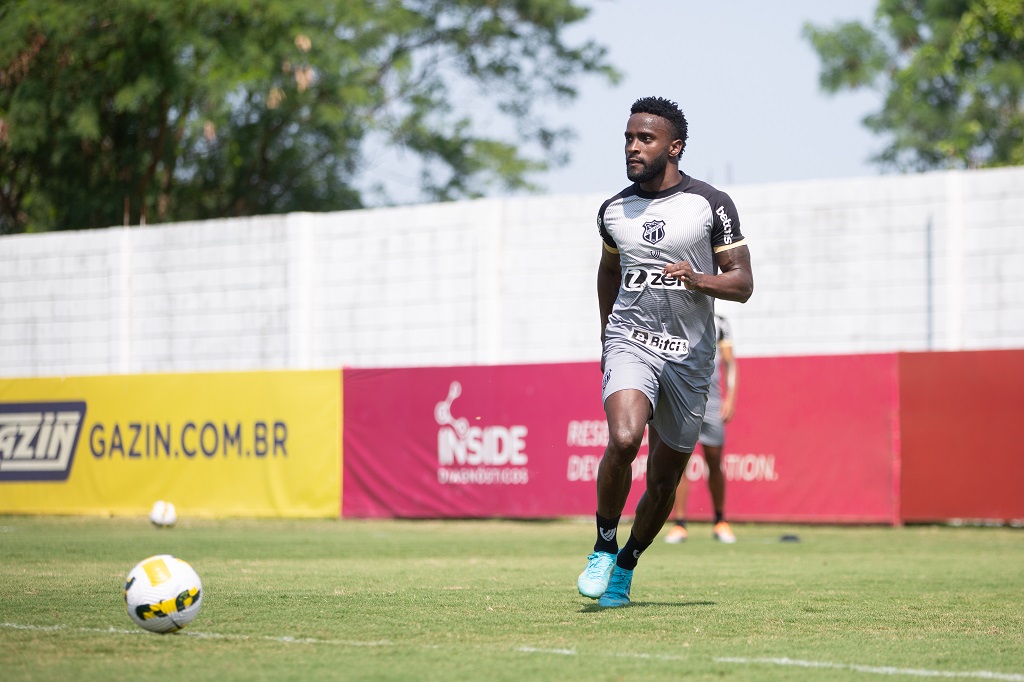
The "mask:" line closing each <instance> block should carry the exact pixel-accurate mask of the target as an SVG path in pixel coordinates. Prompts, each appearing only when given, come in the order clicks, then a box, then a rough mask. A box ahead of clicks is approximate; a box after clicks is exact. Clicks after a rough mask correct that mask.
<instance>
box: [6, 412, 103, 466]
mask: <svg viewBox="0 0 1024 682" xmlns="http://www.w3.org/2000/svg"><path fill="white" fill-rule="evenodd" d="M83 421H85V403H84V402H61V403H0V481H66V480H67V478H68V474H70V473H71V462H72V461H73V460H74V458H75V448H76V447H77V445H78V435H79V434H80V433H81V431H82V422H83Z"/></svg>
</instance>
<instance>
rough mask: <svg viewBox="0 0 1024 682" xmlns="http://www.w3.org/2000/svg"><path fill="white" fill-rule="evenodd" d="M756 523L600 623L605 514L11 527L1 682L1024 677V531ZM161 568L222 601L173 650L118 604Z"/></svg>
mask: <svg viewBox="0 0 1024 682" xmlns="http://www.w3.org/2000/svg"><path fill="white" fill-rule="evenodd" d="M735 527H736V530H737V535H738V537H739V542H738V543H737V544H735V545H732V546H727V545H722V544H719V543H715V542H713V541H712V540H711V539H710V529H709V527H708V526H707V525H703V524H693V525H692V527H691V537H690V540H689V541H688V542H686V543H685V544H682V545H667V544H665V543H664V542H661V541H660V538H659V541H658V542H657V543H655V545H654V546H652V547H651V548H650V549H649V550H648V551H647V553H646V554H645V555H644V557H643V559H642V560H641V563H640V565H639V566H638V568H637V571H636V574H635V578H634V583H633V605H632V606H630V607H628V608H624V609H613V610H601V609H598V608H597V607H596V604H595V603H594V602H592V601H590V600H588V599H585V598H583V597H580V596H579V594H577V592H576V588H575V584H576V576H577V575H578V573H579V572H580V570H581V569H582V568H583V564H584V561H585V556H586V554H587V552H588V551H589V548H590V546H591V545H592V544H593V533H594V531H593V527H592V523H591V522H590V521H589V520H564V521H552V522H512V521H326V520H324V521H295V520H222V521H208V520H189V519H185V520H183V521H182V522H179V524H178V526H177V527H175V528H173V529H169V530H160V529H156V528H154V527H152V526H150V525H149V523H148V521H147V520H145V519H141V518H140V519H130V518H113V519H106V518H79V517H74V518H63V517H20V516H6V517H5V516H0V679H3V680H5V681H8V682H9V681H12V680H103V681H107V680H128V679H162V678H163V679H172V680H183V679H187V680H226V679H246V680H252V679H255V680H261V679H266V680H316V679H331V680H334V679H337V680H487V681H488V682H496V681H498V680H559V682H568V681H570V680H659V679H666V680H667V679H683V678H685V679H687V680H712V679H713V680H719V679H723V678H724V679H729V680H759V681H760V680H871V679H886V678H887V679H920V678H922V677H924V678H931V677H934V678H953V679H982V680H1018V681H1024V531H1022V530H1019V529H1008V528H946V527H911V528H896V529H893V528H836V527H802V526H801V527H797V526H777V525H759V524H758V525H754V524H751V525H743V524H739V525H737V526H735ZM623 528H624V532H625V529H626V528H628V526H625V525H624V527H623ZM784 533H796V534H798V535H799V537H800V542H799V543H787V542H780V541H779V538H780V536H781V535H782V534H784ZM159 553H171V554H175V555H176V556H179V557H181V558H183V559H185V560H186V561H189V562H190V563H191V564H192V565H193V566H194V567H195V568H196V570H197V571H198V572H199V575H200V576H201V577H202V580H203V587H204V589H205V597H204V603H203V607H202V611H201V612H200V614H199V616H198V617H197V618H196V620H195V621H194V622H193V623H192V624H191V625H190V626H189V627H187V628H186V629H185V630H183V631H181V632H179V633H177V634H172V635H155V634H150V633H147V632H144V631H142V630H141V629H139V628H137V627H136V626H135V625H134V624H133V623H132V622H131V621H130V620H129V618H128V616H127V614H126V613H125V608H124V602H123V599H122V594H121V588H122V586H123V583H124V578H125V576H126V574H127V573H128V571H129V570H130V569H131V568H132V566H133V565H134V564H135V563H136V562H138V561H139V560H141V559H143V558H145V557H147V556H149V555H152V554H159Z"/></svg>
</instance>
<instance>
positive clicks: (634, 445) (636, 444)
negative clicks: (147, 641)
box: [608, 426, 644, 459]
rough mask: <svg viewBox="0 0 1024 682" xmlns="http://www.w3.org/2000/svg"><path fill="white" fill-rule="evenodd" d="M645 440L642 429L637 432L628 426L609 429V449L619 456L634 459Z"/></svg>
mask: <svg viewBox="0 0 1024 682" xmlns="http://www.w3.org/2000/svg"><path fill="white" fill-rule="evenodd" d="M643 439H644V432H643V430H642V429H641V430H640V431H637V430H636V429H631V428H629V427H626V426H623V427H618V428H613V429H609V431H608V448H609V450H612V451H614V452H615V453H617V454H620V455H625V456H627V457H629V458H631V459H632V458H633V457H636V453H637V452H639V451H640V444H641V443H642V442H643Z"/></svg>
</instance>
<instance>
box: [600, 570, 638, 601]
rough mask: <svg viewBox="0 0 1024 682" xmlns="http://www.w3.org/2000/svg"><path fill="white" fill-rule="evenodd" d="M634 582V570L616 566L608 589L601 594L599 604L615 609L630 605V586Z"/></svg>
mask: <svg viewBox="0 0 1024 682" xmlns="http://www.w3.org/2000/svg"><path fill="white" fill-rule="evenodd" d="M632 584H633V571H630V570H627V569H625V568H622V567H621V566H616V567H615V571H614V572H613V573H612V577H611V580H610V581H609V582H608V589H606V590H605V592H604V594H602V595H601V600H600V601H598V602H597V605H598V606H603V607H605V608H609V609H614V608H616V607H619V606H629V587H630V585H632Z"/></svg>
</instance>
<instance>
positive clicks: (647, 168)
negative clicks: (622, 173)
mask: <svg viewBox="0 0 1024 682" xmlns="http://www.w3.org/2000/svg"><path fill="white" fill-rule="evenodd" d="M640 163H641V164H642V165H641V166H640V168H639V169H634V168H633V167H631V166H630V165H629V164H627V165H626V177H627V178H629V180H630V182H636V183H638V184H643V183H645V182H648V181H650V180H653V179H654V178H656V177H658V176H659V175H661V174H662V173H663V172H664V171H665V168H667V167H668V150H667V149H666V150H665V151H663V152H662V153H661V154H659V155H658V156H656V157H655V158H653V159H651V161H650V163H646V162H644V161H641V162H640Z"/></svg>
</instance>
